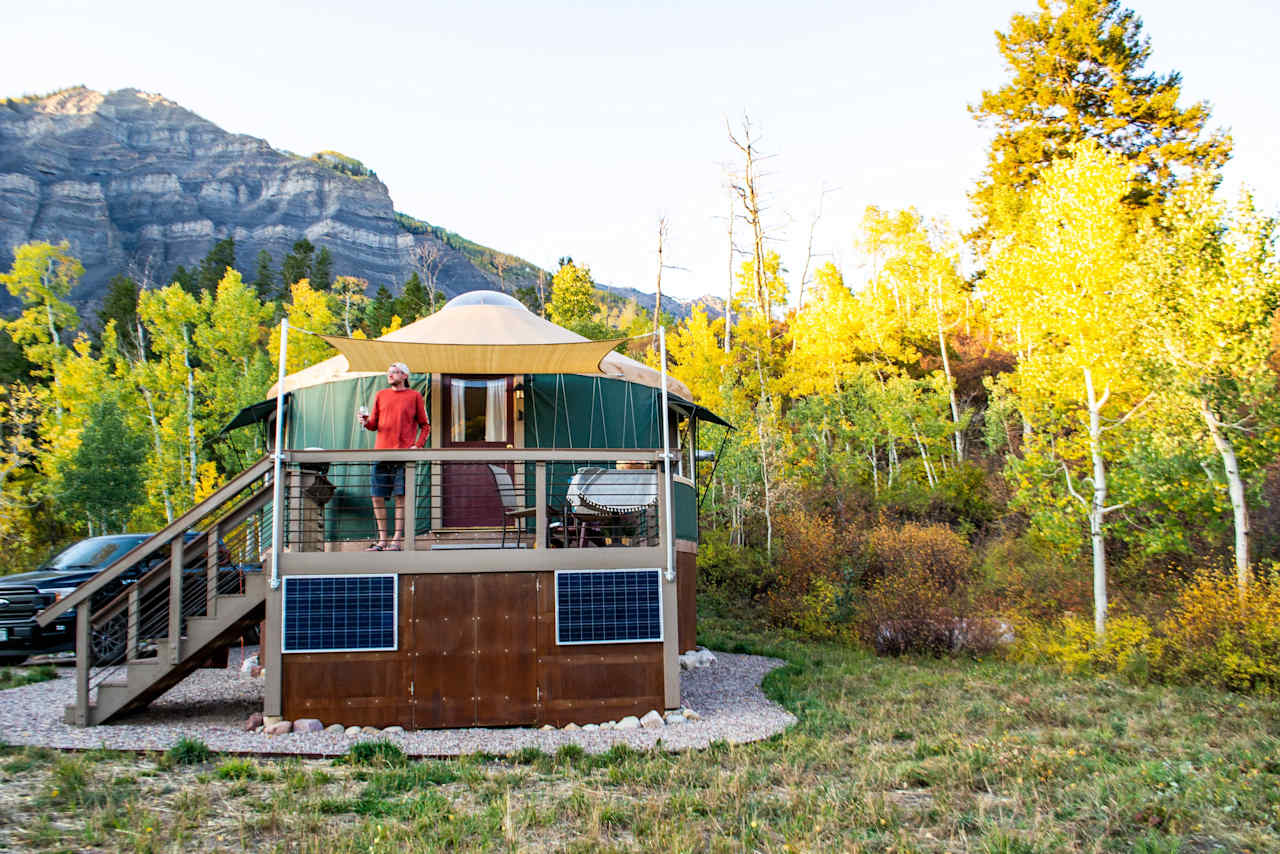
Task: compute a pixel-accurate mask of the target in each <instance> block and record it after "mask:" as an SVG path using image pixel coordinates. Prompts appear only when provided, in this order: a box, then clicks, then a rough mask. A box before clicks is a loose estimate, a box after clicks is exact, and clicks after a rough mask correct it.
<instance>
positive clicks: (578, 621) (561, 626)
mask: <svg viewBox="0 0 1280 854" xmlns="http://www.w3.org/2000/svg"><path fill="white" fill-rule="evenodd" d="M659 572H660V570H657V569H622V570H590V571H584V572H577V571H569V570H557V571H556V643H558V644H582V643H636V642H640V641H660V640H662V583H661V579H660V578H659V575H658V574H659Z"/></svg>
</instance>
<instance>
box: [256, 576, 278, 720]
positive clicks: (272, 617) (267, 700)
mask: <svg viewBox="0 0 1280 854" xmlns="http://www.w3.org/2000/svg"><path fill="white" fill-rule="evenodd" d="M283 590H284V582H283V580H282V581H281V584H280V587H277V588H276V589H274V590H273V589H271V588H270V587H268V588H267V601H266V612H267V620H266V625H265V627H264V631H263V634H262V640H261V644H262V645H261V646H260V647H259V657H258V663H259V664H261V665H262V667H263V677H262V678H263V685H262V713H263V714H264V715H277V716H278V715H280V714H282V712H281V711H280V709H281V706H282V699H281V698H282V694H283V692H282V690H281V689H282V687H283V685H284V668H283V663H282V662H281V655H280V633H281V631H282V628H283V627H282V625H281V619H282V617H283V615H284V609H283V608H282V607H281V605H282V601H283V599H282V593H283Z"/></svg>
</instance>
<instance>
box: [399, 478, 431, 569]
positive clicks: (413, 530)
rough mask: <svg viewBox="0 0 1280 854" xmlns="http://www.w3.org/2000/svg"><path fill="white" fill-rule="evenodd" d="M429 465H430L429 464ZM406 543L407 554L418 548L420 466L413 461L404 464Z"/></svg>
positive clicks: (404, 545)
mask: <svg viewBox="0 0 1280 854" xmlns="http://www.w3.org/2000/svg"><path fill="white" fill-rule="evenodd" d="M428 465H430V464H429V463H428ZM400 500H402V501H404V543H402V544H401V548H403V549H404V550H405V551H407V552H411V551H415V550H416V549H417V548H418V464H417V463H416V462H414V461H413V460H410V461H409V462H407V463H405V464H404V497H403V498H402V499H400Z"/></svg>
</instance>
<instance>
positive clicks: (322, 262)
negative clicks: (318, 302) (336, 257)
mask: <svg viewBox="0 0 1280 854" xmlns="http://www.w3.org/2000/svg"><path fill="white" fill-rule="evenodd" d="M311 287H313V288H315V289H316V290H318V291H327V290H329V289H330V288H331V287H333V256H332V255H330V254H329V249H328V247H325V246H321V247H320V251H319V252H317V253H316V257H315V260H314V261H312V262H311Z"/></svg>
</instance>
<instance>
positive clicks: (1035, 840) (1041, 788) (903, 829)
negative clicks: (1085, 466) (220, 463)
mask: <svg viewBox="0 0 1280 854" xmlns="http://www.w3.org/2000/svg"><path fill="white" fill-rule="evenodd" d="M728 625H729V624H728V623H719V624H717V623H716V622H715V621H710V620H709V621H705V622H704V624H703V627H702V628H703V629H704V636H706V640H708V641H709V645H710V646H712V647H713V648H726V649H727V648H737V649H738V650H741V651H751V652H768V653H770V654H774V655H780V656H781V657H783V658H786V659H787V660H788V661H790V662H791V664H790V665H789V666H787V667H786V668H784V669H782V670H780V671H776V672H774V673H772V674H770V676H769V677H768V678H767V680H766V682H765V687H766V691H767V692H768V693H769V694H770V696H772V697H773V698H774V699H776V700H777V701H778V702H781V703H783V704H784V705H786V706H787V707H788V708H789V709H791V710H792V711H794V712H795V713H796V714H797V715H798V716H799V719H800V722H799V723H798V724H797V725H796V726H795V727H793V728H792V729H791V730H789V731H787V732H786V733H783V734H782V735H780V736H777V737H775V738H773V739H771V740H769V741H767V742H763V743H759V744H754V745H747V746H739V747H730V746H728V745H724V744H717V745H714V746H713V747H712V748H711V749H708V750H705V751H700V752H689V753H683V754H665V753H637V752H635V751H631V750H619V749H615V750H614V751H613V752H611V753H609V754H605V755H603V756H597V757H592V756H589V755H586V754H584V753H583V752H581V751H580V750H575V749H572V748H564V749H562V750H561V751H560V752H558V753H557V754H555V755H547V754H544V753H540V752H537V751H532V752H527V753H523V754H520V755H518V756H514V757H505V758H498V757H488V756H470V757H466V758H463V759H459V760H450V761H433V760H427V761H413V760H405V759H404V758H403V757H399V756H397V755H396V754H395V752H394V751H390V752H388V753H379V752H377V751H371V750H368V749H366V750H365V752H366V753H371V754H373V755H364V756H360V757H352V758H348V759H347V760H346V761H339V762H333V761H328V760H325V761H321V760H315V761H310V760H304V761H299V760H289V761H276V760H252V759H243V758H228V757H219V756H213V757H209V758H207V759H205V758H204V757H202V756H201V755H200V751H199V750H198V749H197V750H188V751H185V752H181V753H178V754H174V755H170V756H161V757H157V756H142V757H139V756H134V755H130V754H119V753H109V752H90V753H80V754H60V753H55V752H52V751H47V750H41V749H31V748H6V749H4V750H3V754H2V755H0V849H3V848H4V847H5V846H10V847H12V848H15V849H37V850H50V851H59V850H66V851H83V850H102V851H117V850H123V851H154V852H164V851H201V852H215V851H229V850H230V851H239V850H243V849H253V850H261V851H302V852H311V851H314V852H330V851H336V852H347V851H350V852H355V851H361V852H370V851H375V852H376V851H386V852H399V851H427V850H500V851H505V850H511V851H522V850H529V851H539V850H565V851H614V850H616V851H632V850H648V851H702V850H710V851H743V850H748V851H765V852H784V851H838V850H845V851H981V852H1040V851H1044V852H1049V851H1072V850H1078V851H1136V852H1174V851H1184V852H1204V851H1217V850H1222V851H1257V852H1262V851H1280V702H1277V701H1274V700H1259V699H1250V698H1244V697H1238V696H1235V695H1230V694H1225V693H1220V692H1213V691H1203V690H1197V689H1174V688H1165V687H1134V686H1129V685H1124V684H1118V683H1115V682H1109V681H1104V680H1095V679H1069V678H1063V677H1061V676H1058V675H1055V674H1052V673H1050V672H1047V671H1041V670H1035V669H1029V668H1021V667H1013V666H1010V665H1008V664H1004V663H1000V662H996V661H981V662H977V661H972V660H933V659H877V658H875V657H873V656H870V655H868V654H866V653H863V652H860V651H857V650H851V649H847V648H837V647H828V646H820V645H814V644H807V643H801V642H797V641H791V640H785V639H782V638H779V637H775V636H769V635H765V634H756V635H754V636H752V637H751V638H750V639H749V640H745V641H744V640H743V639H742V638H741V637H740V635H739V634H736V635H735V638H736V639H734V640H732V641H731V640H729V636H728V634H727V633H726V629H727V628H728ZM739 631H740V630H737V629H735V632H739ZM0 702H3V695H2V694H0ZM188 763H189V764H188Z"/></svg>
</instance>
